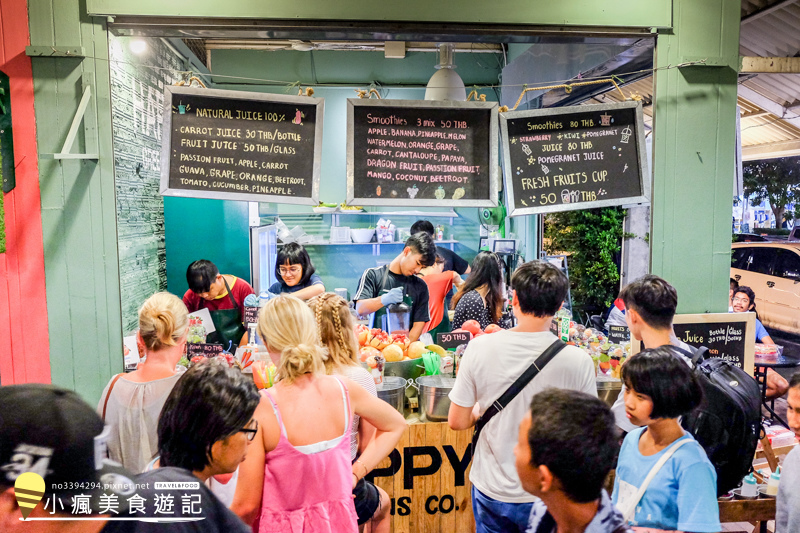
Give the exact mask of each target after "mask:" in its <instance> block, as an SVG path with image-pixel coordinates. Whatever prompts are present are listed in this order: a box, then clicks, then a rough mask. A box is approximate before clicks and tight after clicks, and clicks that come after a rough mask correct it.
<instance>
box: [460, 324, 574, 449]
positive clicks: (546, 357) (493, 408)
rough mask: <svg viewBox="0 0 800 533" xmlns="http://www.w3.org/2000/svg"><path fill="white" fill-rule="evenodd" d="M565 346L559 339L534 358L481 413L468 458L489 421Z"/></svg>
mask: <svg viewBox="0 0 800 533" xmlns="http://www.w3.org/2000/svg"><path fill="white" fill-rule="evenodd" d="M566 346H567V345H566V344H565V343H564V341H562V340H561V339H556V341H555V342H554V343H553V344H551V345H550V346H548V347H547V348H546V349H545V351H543V352H542V353H541V355H539V357H537V358H536V360H535V361H534V362H533V364H531V366H529V367H528V369H527V370H525V372H523V373H522V375H520V376H519V377H518V378H517V379H516V381H514V383H512V384H511V386H510V387H509V388H508V389H507V390H506V391H505V392H504V393H503V394H502V395H501V396H500V397H499V398H498V399H496V400H495V401H494V403H492V405H490V406H489V408H488V409H486V411H484V412H483V414H482V415H481V417H480V418H479V419H478V421H477V422H476V423H475V430H474V431H473V432H472V442H471V443H470V446H471V452H470V456H472V455H474V454H475V450H477V449H478V439H479V438H480V436H481V431H483V428H484V427H485V426H486V424H488V423H489V420H491V419H492V417H494V415H496V414H497V413H499V412H500V411H502V410H503V409H505V407H506V406H507V405H508V404H509V403H511V400H513V399H514V398H516V396H517V394H519V393H520V392H522V389H524V388H525V386H526V385H527V384H528V383H530V382H531V380H532V379H533V378H535V377H536V374H538V373H539V372H540V371H541V370H542V369H543V368H544V366H545V365H546V364H547V363H549V362H550V360H551V359H553V357H555V356H556V354H557V353H558V352H560V351H561V350H563V349H564V348H566Z"/></svg>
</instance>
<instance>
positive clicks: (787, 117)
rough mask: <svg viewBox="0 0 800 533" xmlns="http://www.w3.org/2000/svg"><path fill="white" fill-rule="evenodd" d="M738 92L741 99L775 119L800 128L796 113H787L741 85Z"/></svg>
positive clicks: (767, 99)
mask: <svg viewBox="0 0 800 533" xmlns="http://www.w3.org/2000/svg"><path fill="white" fill-rule="evenodd" d="M738 92H739V96H740V97H741V98H744V99H745V100H747V101H748V102H750V103H752V104H755V105H756V106H758V107H760V108H761V109H763V110H764V111H769V112H770V113H772V114H773V115H775V116H776V117H779V118H781V119H783V121H784V122H788V123H789V124H791V125H792V126H796V127H798V128H800V115H798V114H797V113H795V112H793V111H789V110H788V109H786V108H785V107H784V106H782V105H781V104H779V103H777V102H775V101H773V100H770V99H769V98H767V97H766V96H764V95H763V94H759V93H757V92H756V91H754V90H753V89H751V88H750V87H748V86H746V85H743V84H741V83H740V84H739V89H738Z"/></svg>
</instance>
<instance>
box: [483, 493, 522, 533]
mask: <svg viewBox="0 0 800 533" xmlns="http://www.w3.org/2000/svg"><path fill="white" fill-rule="evenodd" d="M532 507H533V503H506V502H501V501H498V500H495V499H492V498H490V497H488V496H487V495H485V494H484V493H482V492H481V491H479V490H478V489H476V488H475V486H473V487H472V513H473V514H474V515H475V533H525V530H526V529H528V518H529V517H530V515H531V508H532Z"/></svg>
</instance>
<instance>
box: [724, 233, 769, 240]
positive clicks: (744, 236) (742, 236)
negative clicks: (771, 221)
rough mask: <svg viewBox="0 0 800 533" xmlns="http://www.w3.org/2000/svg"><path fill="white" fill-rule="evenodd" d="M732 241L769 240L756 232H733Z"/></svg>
mask: <svg viewBox="0 0 800 533" xmlns="http://www.w3.org/2000/svg"><path fill="white" fill-rule="evenodd" d="M733 242H769V239H767V238H766V237H764V236H763V235H758V234H757V233H734V234H733Z"/></svg>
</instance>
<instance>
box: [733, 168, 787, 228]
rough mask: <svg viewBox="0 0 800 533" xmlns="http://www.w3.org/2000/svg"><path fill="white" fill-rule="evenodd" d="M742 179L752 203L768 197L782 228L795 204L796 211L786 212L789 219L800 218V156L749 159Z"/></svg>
mask: <svg viewBox="0 0 800 533" xmlns="http://www.w3.org/2000/svg"><path fill="white" fill-rule="evenodd" d="M742 181H743V184H744V194H745V196H746V197H749V198H750V205H752V206H757V205H758V204H760V203H761V202H763V201H764V200H767V201H768V202H769V206H770V208H771V209H772V213H773V214H774V215H775V223H776V224H777V226H778V227H780V225H781V221H782V220H783V215H784V213H785V211H786V208H787V206H788V205H789V204H791V203H793V204H794V210H793V211H792V212H790V213H786V214H787V218H789V219H792V218H800V157H784V158H781V159H764V160H762V161H748V162H747V163H745V164H744V165H743V167H742Z"/></svg>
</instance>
